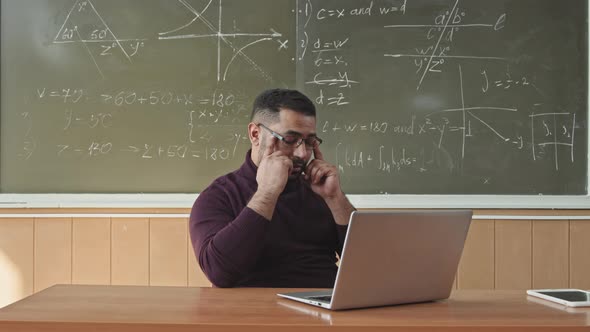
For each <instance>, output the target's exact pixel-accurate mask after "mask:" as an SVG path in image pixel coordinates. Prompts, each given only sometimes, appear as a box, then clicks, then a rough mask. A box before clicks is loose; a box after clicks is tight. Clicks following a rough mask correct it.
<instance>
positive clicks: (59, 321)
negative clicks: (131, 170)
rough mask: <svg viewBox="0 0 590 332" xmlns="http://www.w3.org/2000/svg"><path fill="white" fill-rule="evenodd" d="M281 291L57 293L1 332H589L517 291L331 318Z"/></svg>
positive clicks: (38, 297)
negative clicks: (327, 331)
mask: <svg viewBox="0 0 590 332" xmlns="http://www.w3.org/2000/svg"><path fill="white" fill-rule="evenodd" d="M278 291H284V290H279V289H260V288H259V289H246V288H241V289H218V288H182V287H137V286H74V285H58V286H53V287H51V288H48V289H46V290H44V291H42V292H40V293H37V294H35V295H32V296H30V297H28V298H26V299H24V300H22V301H19V302H17V303H14V304H12V305H10V306H7V307H5V308H3V309H0V331H94V330H100V331H137V332H139V331H141V332H150V331H191V332H198V331H216V332H220V331H245V332H249V331H252V332H253V331H258V332H260V331H263V332H265V331H269V332H270V331H273V332H274V331H302V330H304V331H325V330H326V329H329V330H331V331H357V330H359V331H490V332H491V331H590V308H583V309H571V308H570V309H566V308H565V307H562V306H559V305H553V304H550V302H544V301H541V300H535V299H534V298H531V297H527V295H526V294H525V293H524V292H523V291H456V292H455V293H453V295H452V297H451V299H449V300H445V301H440V302H429V303H421V304H411V305H399V306H391V307H381V308H372V309H360V310H349V311H339V312H332V311H329V310H325V309H320V308H315V307H312V306H308V305H305V304H299V303H297V302H292V301H289V300H285V299H280V298H278V297H277V296H275V293H277V292H278Z"/></svg>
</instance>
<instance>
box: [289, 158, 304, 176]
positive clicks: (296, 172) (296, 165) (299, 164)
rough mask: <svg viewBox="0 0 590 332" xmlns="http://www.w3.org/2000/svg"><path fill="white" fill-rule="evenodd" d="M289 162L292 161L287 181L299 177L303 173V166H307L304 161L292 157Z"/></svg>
mask: <svg viewBox="0 0 590 332" xmlns="http://www.w3.org/2000/svg"><path fill="white" fill-rule="evenodd" d="M291 160H292V161H293V169H292V170H291V173H290V174H289V180H293V179H296V178H298V177H300V176H301V173H303V172H305V166H306V165H307V163H306V162H305V160H303V159H301V158H298V157H293V158H291Z"/></svg>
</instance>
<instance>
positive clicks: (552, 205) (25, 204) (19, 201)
mask: <svg viewBox="0 0 590 332" xmlns="http://www.w3.org/2000/svg"><path fill="white" fill-rule="evenodd" d="M197 196H198V194H197V193H194V194H0V210H1V209H3V208H190V207H191V206H192V204H193V202H194V201H195V198H197ZM348 198H349V199H350V201H351V202H352V204H353V205H354V206H356V207H357V208H374V209H379V208H392V209H393V208H421V209H429V208H469V209H590V196H588V195H579V196H542V195H522V196H520V195H348Z"/></svg>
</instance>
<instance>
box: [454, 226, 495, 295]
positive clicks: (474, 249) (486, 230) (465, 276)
mask: <svg viewBox="0 0 590 332" xmlns="http://www.w3.org/2000/svg"><path fill="white" fill-rule="evenodd" d="M457 279H458V280H457V287H458V288H459V289H494V220H474V221H472V222H471V226H470V227H469V233H468V234H467V240H466V241H465V248H464V249H463V255H462V256H461V262H460V263H459V272H458V278H457Z"/></svg>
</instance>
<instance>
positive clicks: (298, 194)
mask: <svg viewBox="0 0 590 332" xmlns="http://www.w3.org/2000/svg"><path fill="white" fill-rule="evenodd" d="M256 172H257V167H256V165H255V164H254V163H253V162H252V159H251V151H248V153H247V155H246V161H245V162H244V164H242V166H241V167H240V168H239V169H238V170H236V171H234V172H232V173H229V174H226V175H224V176H222V177H219V178H217V179H216V180H215V181H213V183H212V184H211V185H210V186H209V187H207V189H205V190H204V191H203V192H202V193H201V194H199V197H198V198H197V200H196V201H195V204H194V205H193V208H192V211H191V216H190V236H191V240H192V244H193V248H194V251H195V255H196V257H197V258H198V261H199V265H200V266H201V268H202V269H203V271H204V272H205V274H206V275H207V277H208V278H209V280H210V281H211V282H212V283H213V285H215V286H217V287H306V288H331V287H333V286H334V280H335V279H336V272H337V270H338V268H337V266H336V253H338V254H340V253H341V251H342V246H343V244H344V238H345V235H346V229H347V226H340V225H337V224H336V223H335V222H334V218H333V216H332V213H331V212H330V209H329V208H328V206H327V205H326V203H325V202H324V200H323V199H322V198H321V197H320V196H318V195H316V194H315V193H314V192H313V191H312V190H311V188H310V187H309V186H308V185H307V184H306V183H305V182H304V180H303V179H302V178H301V177H300V178H298V179H295V180H289V181H288V182H287V185H286V187H285V190H284V191H283V192H282V193H281V195H280V196H279V199H278V201H277V205H276V207H275V210H274V214H273V217H272V220H271V221H269V220H267V219H266V218H264V217H263V216H261V215H260V214H258V213H256V212H255V211H254V210H252V209H250V208H249V207H247V206H246V204H248V201H249V200H250V198H251V197H252V196H253V195H254V193H255V192H256V189H257V187H258V184H257V182H256Z"/></svg>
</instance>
